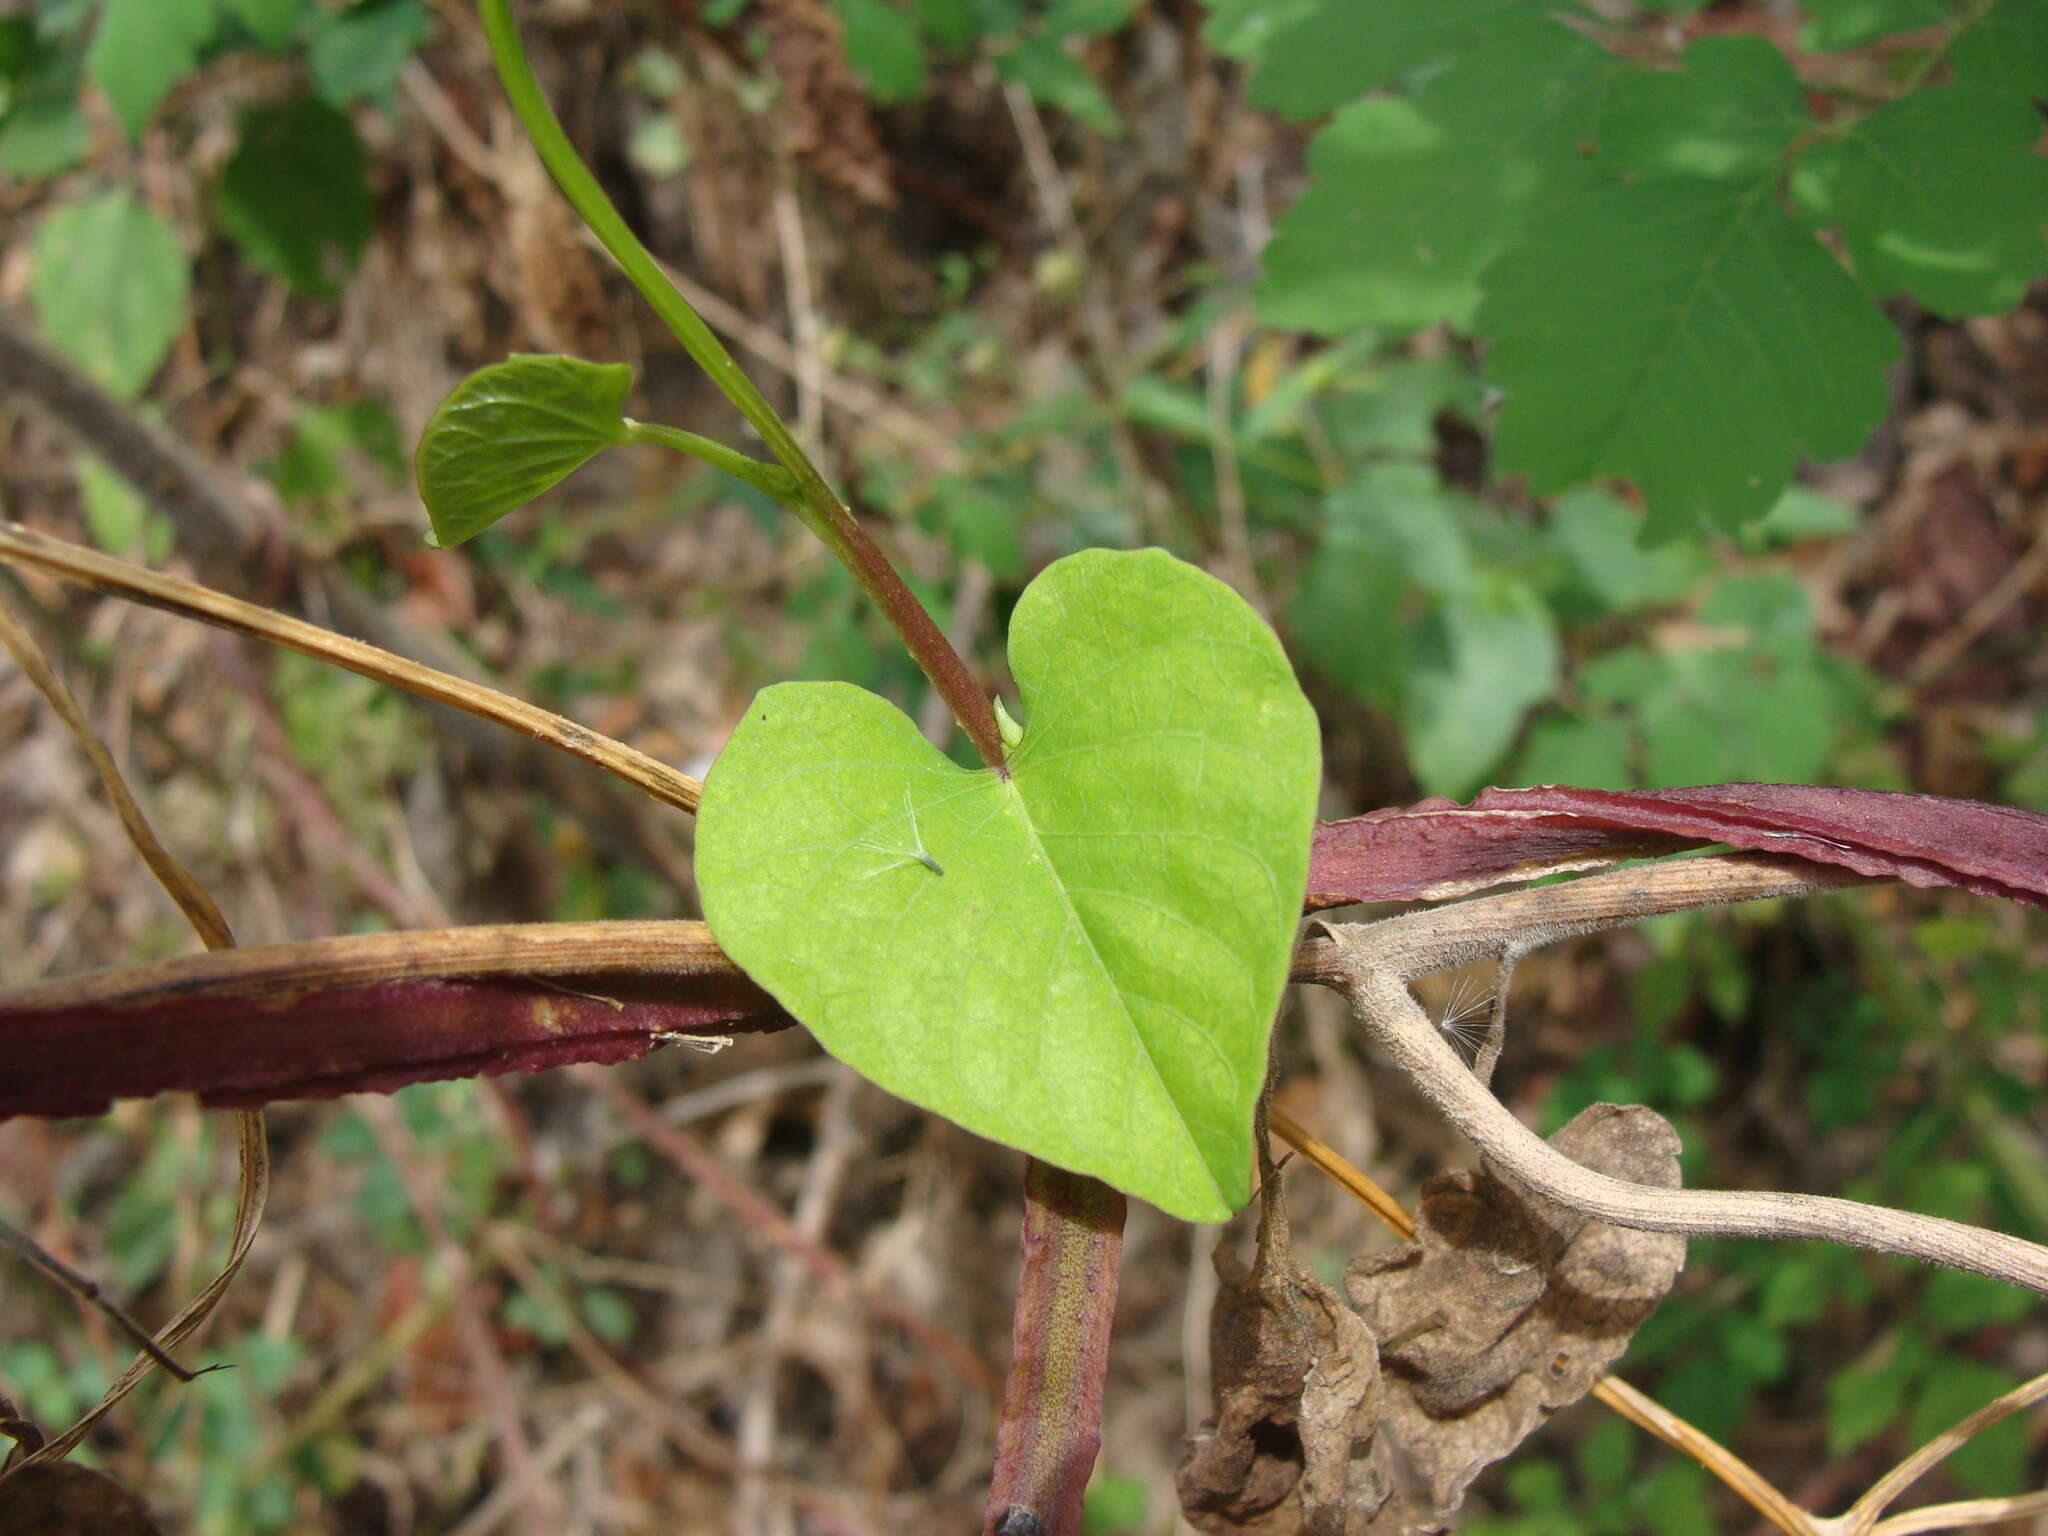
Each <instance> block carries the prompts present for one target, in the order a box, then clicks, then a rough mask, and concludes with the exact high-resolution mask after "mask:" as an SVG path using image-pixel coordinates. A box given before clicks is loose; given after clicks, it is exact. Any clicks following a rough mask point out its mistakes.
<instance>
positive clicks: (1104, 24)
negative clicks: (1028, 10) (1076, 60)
mask: <svg viewBox="0 0 2048 1536" xmlns="http://www.w3.org/2000/svg"><path fill="white" fill-rule="evenodd" d="M1135 9H1137V0H1052V3H1051V4H1049V5H1048V6H1046V8H1045V14H1044V15H1043V16H1041V17H1040V18H1039V21H1038V29H1039V31H1040V33H1041V34H1042V35H1044V36H1046V37H1050V38H1055V39H1057V38H1062V37H1100V36H1101V35H1102V34H1103V33H1105V32H1114V31H1116V30H1117V29H1118V28H1119V27H1122V26H1124V25H1126V24H1127V23H1129V21H1130V19H1131V12H1132V11H1133V10H1135Z"/></svg>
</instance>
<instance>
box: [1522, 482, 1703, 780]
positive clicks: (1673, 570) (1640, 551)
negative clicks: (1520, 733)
mask: <svg viewBox="0 0 2048 1536" xmlns="http://www.w3.org/2000/svg"><path fill="white" fill-rule="evenodd" d="M1642 526H1643V519H1642V514H1641V513H1639V512H1637V511H1636V510H1635V509H1634V508H1633V507H1631V506H1629V505H1628V504H1627V503H1626V502H1624V501H1623V500H1622V499H1621V498H1620V497H1618V496H1616V495H1615V494H1614V493H1613V492H1611V491H1605V490H1600V489H1597V488H1591V487H1589V488H1586V489H1583V490H1577V491H1572V492H1569V493H1568V494H1566V495H1563V496H1560V497H1559V498H1558V499H1557V503H1556V505H1555V506H1553V507H1552V508H1551V511H1550V530H1551V536H1552V537H1553V538H1554V539H1556V541H1557V543H1558V546H1559V548H1561V549H1562V550H1563V551H1564V552H1565V554H1566V556H1567V557H1569V559H1570V560H1571V562H1572V568H1573V570H1574V571H1575V573H1576V574H1577V575H1578V578H1579V580H1580V582H1581V583H1582V584H1583V585H1584V586H1585V588H1586V590H1587V591H1588V592H1589V593H1590V594H1591V595H1592V596H1594V597H1595V598H1597V599H1598V600H1599V602H1600V605H1601V606H1602V607H1604V608H1605V609H1607V610H1608V611H1609V612H1612V613H1626V612H1628V611H1629V610H1630V609H1632V608H1647V607H1652V606H1655V605H1656V604H1659V603H1672V602H1676V601H1677V600H1678V599H1679V598H1681V597H1683V596H1685V594H1686V593H1688V592H1690V591H1691V590H1692V589H1693V586H1694V584H1695V583H1697V582H1698V581H1699V579H1700V578H1701V577H1702V576H1704V575H1705V574H1706V573H1707V572H1708V571H1709V570H1710V569H1712V564H1713V562H1712V560H1711V558H1710V557H1709V556H1708V555H1707V553H1706V551H1705V550H1703V549H1701V548H1700V547H1699V546H1698V545H1697V544H1695V543H1692V542H1690V541H1680V542H1675V543H1671V544H1667V545H1665V546H1663V547H1662V548H1659V549H1644V548H1642V547H1641V546H1640V544H1639V543H1638V541H1637V535H1638V534H1639V533H1640V532H1641V531H1642ZM1559 782H1560V783H1574V784H1575V783H1577V782H1579V781H1578V780H1576V779H1568V780H1559Z"/></svg>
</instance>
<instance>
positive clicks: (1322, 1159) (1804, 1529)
mask: <svg viewBox="0 0 2048 1536" xmlns="http://www.w3.org/2000/svg"><path fill="white" fill-rule="evenodd" d="M1266 1123H1267V1124H1268V1125H1269V1126H1271V1127H1272V1130H1273V1133H1274V1134H1275V1135H1277V1136H1278V1137H1279V1138H1280V1139H1281V1140H1282V1141H1284V1142H1286V1143H1287V1144H1288V1145H1289V1146H1291V1147H1293V1148H1294V1149H1295V1150H1296V1151H1297V1152H1299V1153H1301V1155H1302V1156H1303V1157H1304V1158H1305V1159H1306V1160H1307V1161H1308V1162H1310V1163H1313V1164H1314V1165H1315V1167H1316V1168H1317V1169H1318V1170H1320V1171H1321V1172H1323V1173H1325V1174H1327V1175H1328V1176H1329V1177H1330V1178H1332V1179H1334V1180H1335V1181H1336V1182H1337V1183H1338V1184H1340V1185H1342V1186H1343V1188H1344V1189H1345V1190H1346V1192H1348V1193H1349V1194H1350V1195H1351V1196H1352V1198H1353V1199H1355V1200H1357V1201H1358V1203H1359V1204H1361V1205H1363V1206H1364V1207H1365V1208H1366V1209H1367V1210H1369V1211H1371V1212H1372V1213H1373V1215H1375V1216H1377V1217H1378V1218H1379V1219H1380V1220H1381V1221H1382V1222H1384V1223H1385V1224H1386V1225H1387V1226H1388V1227H1389V1228H1391V1229H1392V1230H1393V1231H1394V1232H1396V1233H1397V1234H1399V1235H1400V1236H1401V1237H1404V1238H1409V1237H1413V1236H1414V1235H1415V1218H1414V1217H1413V1216H1411V1215H1409V1214H1408V1212H1407V1210H1406V1209H1405V1208H1404V1207H1403V1206H1402V1204H1401V1202H1400V1201H1398V1200H1396V1199H1395V1198H1394V1197H1393V1195H1391V1194H1389V1193H1388V1192H1387V1191H1386V1190H1385V1189H1383V1188H1381V1187H1380V1185H1379V1184H1378V1183H1377V1182H1375V1181H1374V1180H1373V1179H1372V1177H1371V1176H1370V1175H1368V1174H1367V1173H1365V1172H1364V1171H1363V1170H1362V1169H1360V1168H1358V1167H1356V1166H1354V1165H1353V1164H1352V1163H1350V1162H1348V1161H1347V1160H1346V1159H1345V1157H1344V1155H1343V1154H1342V1153H1340V1152H1338V1151H1337V1150H1335V1149H1334V1148H1333V1147H1331V1146H1329V1145H1328V1144H1327V1143H1325V1142H1324V1141H1322V1140H1321V1139H1319V1138H1318V1137H1316V1136H1314V1135H1312V1134H1311V1133H1310V1132H1308V1131H1307V1130H1305V1129H1303V1127H1302V1126H1301V1125H1300V1124H1299V1123H1298V1122H1296V1121H1295V1120H1293V1119H1292V1118H1290V1117H1289V1116H1288V1115H1286V1114H1285V1113H1283V1112H1282V1111H1280V1110H1277V1109H1275V1108H1273V1107H1272V1105H1271V1104H1268V1105H1267V1107H1266ZM1593 1396H1594V1397H1596V1398H1598V1399H1599V1400H1600V1401H1601V1402H1602V1403H1605V1404H1606V1405H1607V1406H1608V1407H1609V1408H1611V1409H1613V1410H1614V1411H1615V1412H1616V1413H1618V1414H1620V1415H1621V1416H1622V1417H1623V1418H1625V1419H1627V1420H1628V1421H1629V1422H1630V1423H1631V1424H1634V1425H1635V1426H1636V1427H1637V1428H1639V1429H1642V1430H1644V1431H1646V1432H1647V1433H1649V1434H1651V1435H1654V1436H1656V1438H1658V1439H1659V1440H1662V1441H1663V1442H1664V1443H1665V1444H1666V1445H1668V1446H1670V1447H1671V1448H1672V1449H1673V1450H1675V1451H1681V1452H1683V1453H1684V1454H1685V1455H1687V1456H1690V1457H1692V1459H1693V1460H1695V1461H1697V1462H1698V1463H1699V1464H1700V1465H1701V1466H1703V1467H1705V1468H1706V1469H1707V1470H1708V1471H1709V1472H1711V1473H1713V1474H1714V1476H1716V1477H1718V1478H1719V1479H1721V1481H1722V1482H1724V1483H1726V1484H1727V1485H1728V1486H1729V1487H1730V1488H1732V1489H1734V1490H1735V1492H1736V1493H1738V1494H1740V1495H1741V1496H1742V1498H1743V1499H1744V1500H1746V1501H1747V1502H1748V1503H1749V1504H1750V1506H1751V1507H1752V1508H1754V1509H1755V1510H1756V1511H1757V1512H1758V1513H1759V1514H1761V1515H1762V1516H1763V1517H1764V1518H1765V1519H1766V1520H1768V1521H1770V1522H1771V1524H1772V1525H1774V1526H1776V1527H1777V1528H1778V1529H1779V1530H1781V1531H1783V1532H1785V1533H1786V1536H1816V1533H1817V1531H1818V1529H1819V1528H1818V1525H1817V1524H1816V1522H1815V1520H1814V1518H1813V1516H1811V1515H1809V1514H1807V1512H1806V1511H1805V1510H1803V1509H1801V1508H1800V1507H1799V1506H1798V1505H1796V1504H1794V1503H1793V1502H1792V1501H1791V1500H1790V1499H1788V1498H1786V1497H1785V1496H1784V1495H1783V1494H1782V1493H1780V1492H1779V1491H1778V1490H1777V1489H1776V1488H1775V1487H1774V1486H1773V1485H1772V1484H1771V1482H1770V1480H1769V1479H1767V1478H1766V1477H1765V1476H1764V1475H1763V1474H1762V1473H1761V1472H1758V1471H1757V1470H1756V1468H1754V1467H1752V1466H1751V1465H1750V1464H1749V1463H1748V1462H1746V1461H1744V1460H1743V1459H1742V1458H1741V1457H1740V1456H1737V1455H1736V1454H1735V1453H1734V1452H1733V1451H1731V1450H1729V1449H1728V1448H1727V1447H1726V1446H1724V1445H1722V1444H1721V1442H1720V1441H1718V1440H1716V1439H1714V1437H1713V1436H1711V1435H1709V1434H1707V1433H1705V1432H1704V1431H1702V1430H1699V1429H1696V1428H1695V1427H1694V1426H1693V1425H1691V1424H1689V1423H1688V1422H1686V1421H1685V1420H1684V1419H1681V1418H1680V1417H1679V1416H1678V1415H1677V1414H1675V1413H1673V1412H1672V1411H1671V1410H1670V1409H1668V1408H1666V1407H1664V1406H1663V1405H1662V1404H1661V1403H1658V1402H1656V1401H1654V1400H1653V1399H1651V1398H1649V1397H1646V1396H1644V1395H1643V1394H1642V1393H1641V1392H1638V1391H1637V1390H1636V1389H1635V1388H1634V1387H1632V1386H1630V1385H1629V1384H1628V1383H1627V1382H1625V1381H1623V1380H1622V1379H1621V1378H1620V1377H1618V1376H1603V1377H1601V1378H1600V1380H1599V1381H1597V1382H1595V1383H1594V1385H1593Z"/></svg>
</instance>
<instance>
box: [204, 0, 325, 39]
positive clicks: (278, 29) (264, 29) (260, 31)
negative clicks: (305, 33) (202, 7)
mask: <svg viewBox="0 0 2048 1536" xmlns="http://www.w3.org/2000/svg"><path fill="white" fill-rule="evenodd" d="M308 3H309V0H220V6H221V9H222V10H223V11H225V12H226V13H227V14H228V15H230V16H232V17H234V18H235V20H237V21H239V22H240V23H241V24H242V25H243V26H244V27H246V28H248V30H249V35H250V36H251V37H253V38H255V39H256V41H257V42H259V43H261V44H262V45H263V46H264V47H266V48H282V47H284V45H285V44H286V43H288V42H290V41H291V40H292V34H293V33H294V32H296V31H297V30H298V27H299V21H300V19H301V18H302V17H303V16H304V15H305V13H306V8H307V5H308Z"/></svg>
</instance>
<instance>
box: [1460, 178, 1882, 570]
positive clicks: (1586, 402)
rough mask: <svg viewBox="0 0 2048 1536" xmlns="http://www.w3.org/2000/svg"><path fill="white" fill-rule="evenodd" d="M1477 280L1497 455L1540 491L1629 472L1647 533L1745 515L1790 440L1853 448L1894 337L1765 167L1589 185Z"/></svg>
mask: <svg viewBox="0 0 2048 1536" xmlns="http://www.w3.org/2000/svg"><path fill="white" fill-rule="evenodd" d="M1486 288H1487V294H1486V300H1485V303H1484V304H1483V305H1482V306H1481V309H1480V313H1479V316H1478V320H1477V325H1478V328H1479V329H1480V331H1481V332H1483V333H1485V334H1488V335H1491V336H1492V337H1494V338H1495V341H1494V344H1493V347H1492V350H1491V352H1490V354H1489V356H1488V359H1487V371H1488V375H1489V377H1490V378H1491V379H1492V380H1493V381H1494V382H1495V383H1497V384H1498V385H1499V386H1500V387H1501V388H1502V389H1503V390H1504V391H1505V393H1506V401H1505V404H1504V406H1503V409H1502V412H1501V420H1500V430H1499V434H1498V437H1497V440H1496V448H1495V451H1496V454H1497V457H1498V460H1499V463H1500V467H1501V468H1502V469H1503V470H1505V471H1507V472H1509V473H1522V474H1526V475H1527V476H1528V477H1529V480H1530V485H1531V489H1532V490H1534V491H1535V492H1536V493H1537V494H1539V495H1547V494H1549V493H1552V492H1555V491H1559V490H1563V489H1565V488H1567V487H1569V486H1573V485H1577V484H1580V483H1583V482H1585V481H1588V480H1593V479H1597V478H1600V477H1603V476H1609V475H1613V476H1620V477H1623V478H1626V479H1629V480H1632V481H1634V482H1635V483H1636V485H1637V486H1639V487H1640V488H1641V490H1642V492H1643V496H1644V500H1645V501H1646V502H1647V503H1648V509H1649V521H1650V532H1651V534H1652V536H1653V537H1670V536H1673V535H1677V534H1684V533H1690V532H1692V531H1694V530H1695V529H1697V528H1699V527H1700V526H1701V525H1702V524H1705V525H1709V526H1716V527H1722V528H1731V527H1734V526H1736V525H1737V524H1739V523H1741V522H1744V521H1746V520H1748V519H1751V518H1754V517H1757V516H1759V515H1761V514H1762V513H1763V512H1765V511H1766V510H1768V509H1769V508H1770V506H1771V505H1772V504H1773V503H1774V502H1775V501H1776V500H1777V499H1778V497H1779V494H1780V493H1781V492H1782V491H1783V490H1784V489H1785V486H1786V485H1787V483H1788V482H1789V481H1790V480H1791V478H1792V474H1793V470H1794V468H1795V466H1796V463H1797V460H1798V458H1799V456H1800V455H1802V454H1804V455H1806V456H1809V457H1812V458H1819V459H1828V458H1835V457H1839V456H1841V455H1844V454H1848V453H1853V452H1854V451H1855V450H1856V449H1857V448H1858V447H1860V446H1861V445H1862V442H1863V439H1864V437H1865V436H1866V435H1867V434H1868V433H1869V431H1870V430H1871V428H1872V427H1874V426H1875V425H1876V424H1877V423H1878V422H1879V421H1880V420H1882V419H1883V416H1884V413H1885V409H1886V407H1887V404H1888V400H1889V397H1888V395H1887V391H1886V385H1885V377H1884V369H1885V367H1886V365H1887V364H1889V363H1890V362H1891V361H1892V360H1893V359H1894V358H1896V357H1897V355H1898V351H1899V341H1898V337H1897V335H1896V334H1895V333H1894V332H1893V330H1892V328H1891V327H1890V326H1889V325H1887V324H1886V323H1885V320H1884V317H1883V315H1882V314H1881V313H1880V312H1879V311H1878V310H1877V308H1876V307H1875V306H1874V305H1872V304H1871V302H1870V300H1869V298H1868V297H1867V296H1866V295H1865V294H1864V293H1863V291H1862V290H1861V289H1859V288H1858V287H1857V285H1856V283H1855V282H1854V280H1853V279H1851V278H1850V277H1849V275H1848V274H1847V273H1845V272H1844V271H1843V270H1842V268H1841V265H1840V263H1838V262H1837V261H1835V259H1834V258H1833V257H1832V256H1830V255H1829V254H1828V253H1827V252H1826V251H1825V250H1824V249H1823V248H1822V247H1821V246H1820V245H1819V244H1818V242H1816V241H1815V240H1814V239H1813V237H1812V236H1811V235H1810V234H1808V233H1807V232H1806V231H1805V230H1804V229H1802V228H1800V227H1799V225H1798V224H1796V223H1795V222H1794V221H1793V220H1792V219H1791V217H1790V216H1789V215H1787V214H1786V213H1785V212H1784V211H1783V210H1782V209H1781V208H1780V207H1779V206H1778V203H1777V199H1776V197H1775V195H1774V191H1773V181H1772V180H1771V179H1770V178H1759V179H1757V180H1755V181H1752V182H1747V183H1743V182H1728V181H1710V180H1705V179H1698V178H1692V177H1680V178H1671V179H1667V180H1661V181H1650V182H1637V183H1622V184H1619V185H1615V186H1611V187H1606V188H1603V189H1601V190H1600V191H1598V192H1596V193H1593V194H1592V195H1590V196H1586V197H1582V198H1580V199H1578V200H1577V201H1574V202H1571V203H1568V204H1566V205H1564V206H1562V207H1559V208H1557V209H1554V210H1551V211H1550V212H1549V213H1548V214H1547V215H1546V216H1545V217H1544V218H1543V219H1541V220H1539V221H1537V222H1536V223H1535V224H1534V225H1533V226H1532V227H1531V230H1530V234H1529V238H1528V239H1527V240H1526V241H1524V242H1523V243H1522V244H1520V245H1518V246H1515V247H1514V248H1512V249H1510V250H1509V251H1508V252H1507V253H1506V254H1505V255H1503V256H1502V257H1501V259H1500V260H1499V261H1497V262H1496V263H1495V264H1494V266H1493V267H1492V268H1491V269H1490V271H1489V272H1488V274H1487V277H1486Z"/></svg>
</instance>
